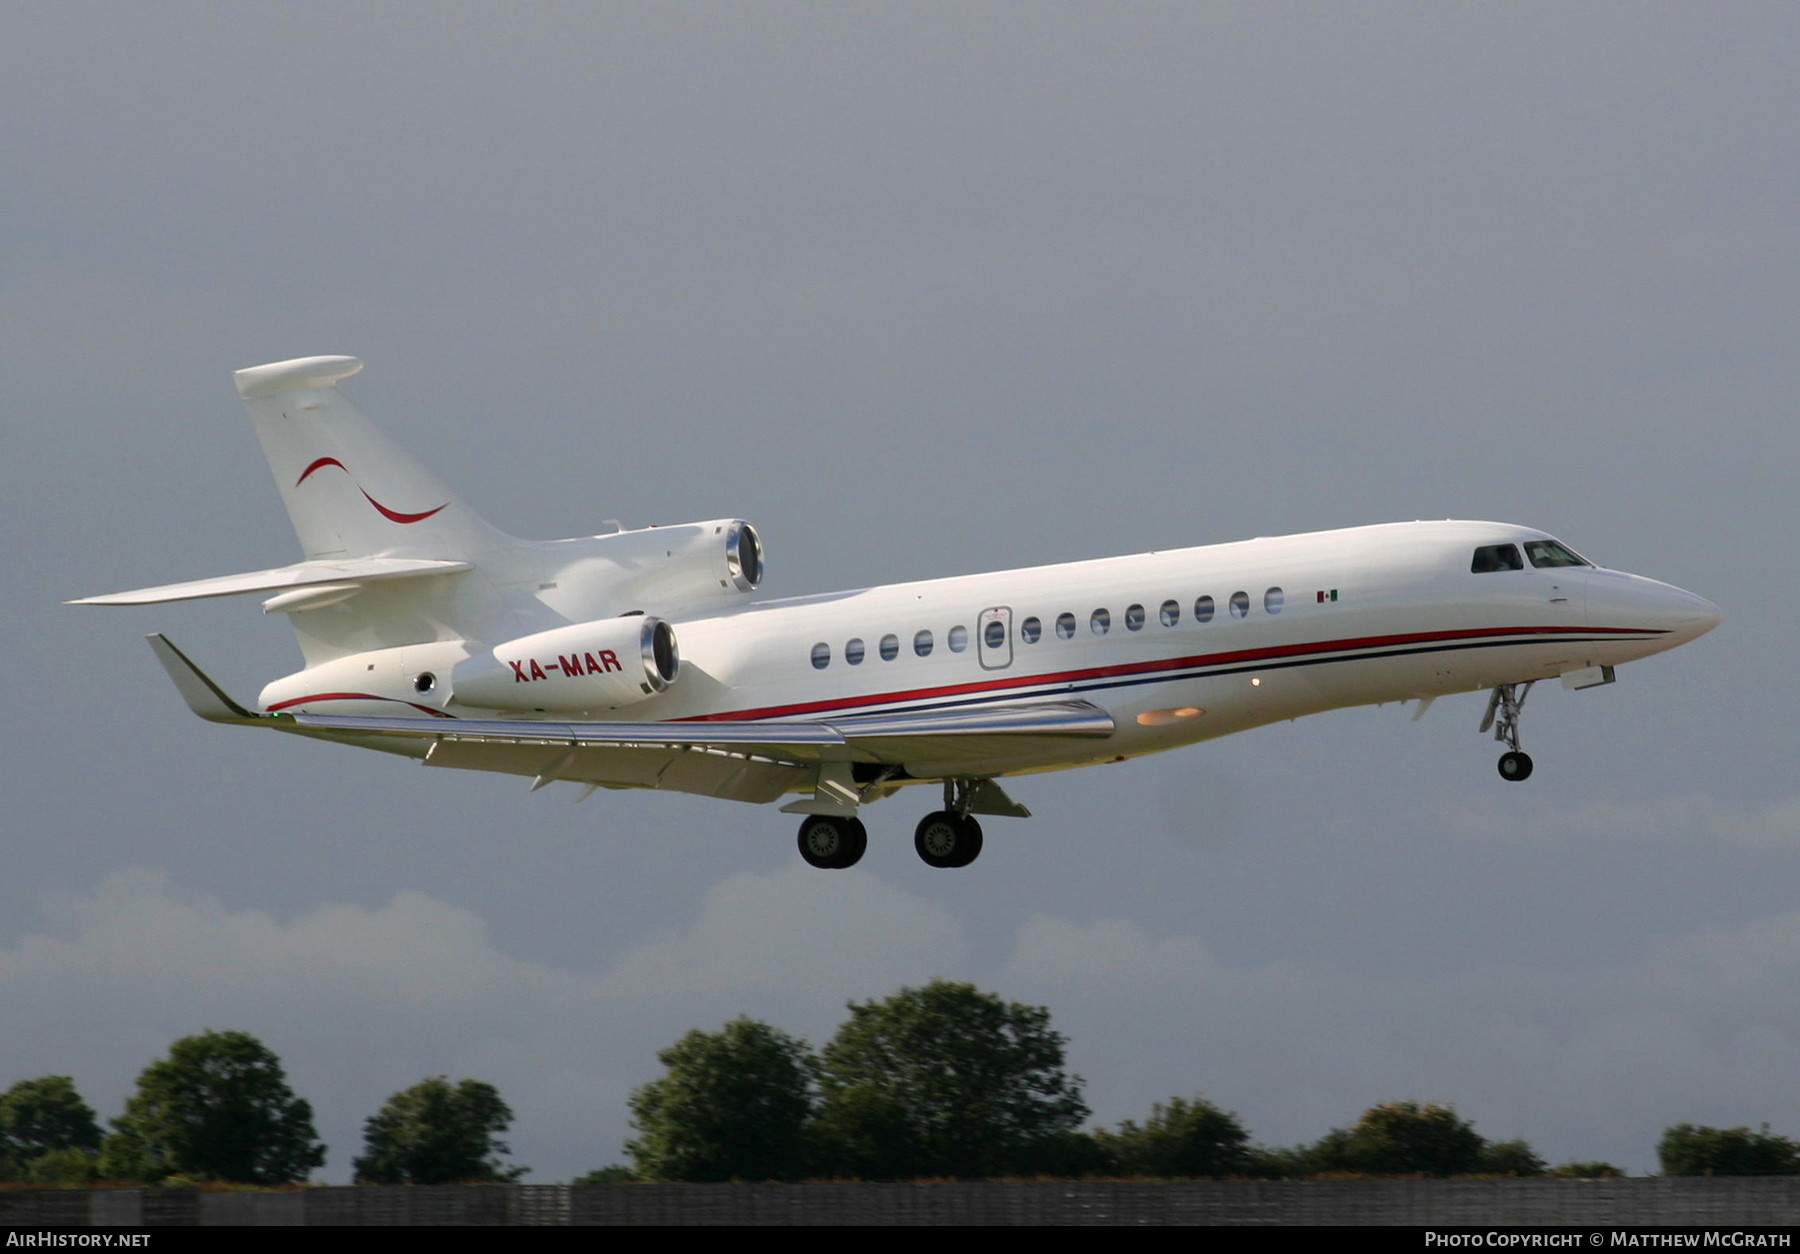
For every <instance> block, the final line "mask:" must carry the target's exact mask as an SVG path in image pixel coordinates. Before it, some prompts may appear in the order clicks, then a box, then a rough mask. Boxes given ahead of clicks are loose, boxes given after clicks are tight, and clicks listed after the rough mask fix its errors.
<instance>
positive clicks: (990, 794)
mask: <svg viewBox="0 0 1800 1254" xmlns="http://www.w3.org/2000/svg"><path fill="white" fill-rule="evenodd" d="M978 807H979V808H980V810H981V812H982V813H983V814H1010V815H1016V816H1018V817H1021V818H1024V817H1029V815H1030V813H1031V812H1030V811H1029V810H1027V809H1026V808H1025V807H1024V806H1022V805H1019V804H1018V803H1017V802H1015V801H1013V799H1012V798H1010V797H1008V796H1007V795H1006V794H1005V792H1003V791H1002V790H1001V789H1000V786H999V785H998V784H996V783H995V782H994V781H993V780H991V779H947V780H945V781H944V808H943V809H942V810H934V811H932V812H931V813H930V814H927V815H926V816H925V817H924V818H922V819H920V820H919V826H918V827H917V828H916V829H914V831H913V848H914V849H915V850H916V851H917V852H918V855H919V858H920V860H921V861H923V862H924V863H925V865H926V866H933V867H944V868H953V867H965V866H968V865H969V864H970V863H971V862H973V861H975V859H976V858H978V857H980V856H981V824H980V823H978V822H976V821H975V816H974V814H973V813H972V811H974V810H975V809H976V808H978ZM796 843H797V844H798V845H799V846H800V856H801V857H802V858H803V859H805V861H806V864H807V865H808V866H816V867H818V868H820V869H821V870H826V871H841V870H843V869H844V868H846V867H853V866H855V865H856V864H857V863H858V862H859V861H861V859H862V856H863V853H864V852H865V851H866V850H867V849H868V847H869V835H868V832H867V830H866V829H865V828H864V827H863V825H862V820H860V819H857V818H853V817H850V816H847V815H839V814H808V815H806V816H805V817H803V818H802V819H801V820H800V833H799V836H798V838H797V842H796Z"/></svg>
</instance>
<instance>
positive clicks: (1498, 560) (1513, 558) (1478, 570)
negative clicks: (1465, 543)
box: [1469, 544, 1525, 575]
mask: <svg viewBox="0 0 1800 1254" xmlns="http://www.w3.org/2000/svg"><path fill="white" fill-rule="evenodd" d="M1524 569H1525V563H1524V562H1523V561H1521V560H1520V559H1519V546H1518V545H1516V544H1484V545H1482V546H1481V547H1480V548H1478V549H1476V550H1475V560H1474V561H1472V562H1470V563H1469V570H1470V571H1471V572H1472V573H1474V574H1477V575H1488V574H1492V573H1493V572H1494V571H1497V570H1524Z"/></svg>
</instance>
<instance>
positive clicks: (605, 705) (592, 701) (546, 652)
mask: <svg viewBox="0 0 1800 1254" xmlns="http://www.w3.org/2000/svg"><path fill="white" fill-rule="evenodd" d="M680 673H681V651H680V649H679V648H678V647H677V646H676V643H675V629H674V628H673V627H671V626H670V625H669V624H668V623H666V622H664V621H663V620H662V619H660V618H649V617H646V616H644V615H642V614H629V615H625V616H623V617H620V618H607V619H601V620H599V621H597V622H592V623H576V624H574V625H573V626H570V627H558V628H557V629H556V630H554V631H540V632H538V633H537V634H536V635H532V636H520V637H519V638H518V639H517V640H509V641H507V642H506V643H505V644H502V645H497V646H495V647H494V648H492V649H483V650H480V651H478V652H477V653H475V654H474V655H473V656H471V657H468V658H465V659H464V660H462V661H461V662H458V663H457V664H456V666H455V668H454V669H453V670H452V671H451V673H450V695H451V700H453V701H455V702H456V703H458V704H459V705H473V706H480V707H483V708H486V709H492V710H558V711H564V712H569V713H575V712H578V711H582V710H611V709H618V708H619V707H621V706H627V705H636V704H637V703H638V702H640V701H644V700H647V699H649V698H650V697H653V696H655V695H656V694H657V693H659V692H663V691H665V690H666V689H667V688H668V687H669V685H670V684H672V683H674V682H675V677H676V676H677V675H679V674H680Z"/></svg>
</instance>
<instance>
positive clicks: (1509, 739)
mask: <svg viewBox="0 0 1800 1254" xmlns="http://www.w3.org/2000/svg"><path fill="white" fill-rule="evenodd" d="M1536 682H1537V680H1535V679H1528V680H1526V681H1525V682H1524V683H1522V684H1500V685H1499V686H1497V687H1496V688H1495V689H1494V695H1493V696H1492V697H1490V698H1489V699H1488V708H1487V717H1486V718H1484V719H1482V720H1481V730H1482V731H1486V730H1487V729H1488V728H1490V727H1492V728H1493V729H1494V739H1495V740H1498V741H1501V742H1503V743H1504V744H1505V745H1506V749H1507V751H1506V752H1505V753H1503V754H1501V755H1500V778H1501V779H1508V780H1513V781H1514V782H1517V781H1518V780H1522V779H1529V778H1530V777H1531V755H1530V754H1528V753H1525V752H1523V751H1521V750H1520V748H1519V711H1520V710H1522V709H1524V708H1525V698H1526V697H1527V696H1528V695H1529V694H1530V692H1531V685H1532V684H1534V683H1536Z"/></svg>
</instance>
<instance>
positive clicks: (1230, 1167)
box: [1097, 1097, 1250, 1179]
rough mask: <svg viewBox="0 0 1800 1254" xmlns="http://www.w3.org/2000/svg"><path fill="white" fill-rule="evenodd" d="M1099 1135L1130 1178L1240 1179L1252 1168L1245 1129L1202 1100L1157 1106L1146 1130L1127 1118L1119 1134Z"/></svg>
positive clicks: (1179, 1100)
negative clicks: (1210, 1177)
mask: <svg viewBox="0 0 1800 1254" xmlns="http://www.w3.org/2000/svg"><path fill="white" fill-rule="evenodd" d="M1097 1135H1098V1139H1099V1141H1100V1143H1101V1145H1102V1146H1103V1147H1104V1148H1105V1149H1106V1150H1108V1151H1109V1153H1110V1156H1111V1158H1112V1160H1113V1163H1114V1166H1115V1169H1116V1170H1118V1171H1120V1172H1123V1173H1124V1174H1126V1175H1133V1176H1157V1177H1161V1178H1164V1179H1192V1178H1195V1177H1202V1176H1212V1177H1217V1176H1233V1175H1241V1174H1243V1173H1244V1172H1246V1171H1247V1170H1248V1168H1249V1166H1250V1153H1249V1145H1250V1137H1249V1135H1248V1134H1247V1133H1246V1132H1245V1131H1244V1125H1243V1124H1242V1123H1240V1122H1239V1121H1238V1117H1237V1116H1236V1115H1235V1114H1232V1113H1230V1112H1229V1111H1224V1110H1220V1109H1219V1108H1218V1107H1217V1106H1215V1105H1213V1104H1212V1103H1211V1102H1209V1101H1207V1100H1206V1099H1205V1098H1203V1097H1195V1098H1193V1099H1192V1100H1191V1101H1190V1100H1189V1099H1187V1098H1183V1097H1171V1098H1170V1099H1169V1100H1168V1101H1167V1102H1157V1103H1156V1104H1155V1105H1153V1106H1151V1108H1150V1117H1149V1118H1148V1119H1146V1120H1145V1121H1144V1124H1143V1126H1142V1127H1139V1126H1138V1125H1137V1124H1135V1123H1133V1122H1132V1121H1131V1120H1129V1119H1127V1120H1126V1121H1125V1122H1124V1123H1121V1124H1120V1125H1119V1129H1118V1131H1117V1132H1101V1133H1098V1134H1097Z"/></svg>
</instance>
